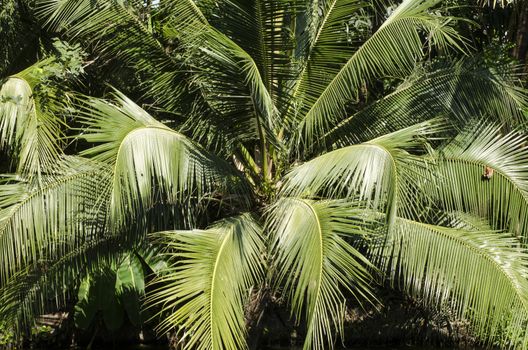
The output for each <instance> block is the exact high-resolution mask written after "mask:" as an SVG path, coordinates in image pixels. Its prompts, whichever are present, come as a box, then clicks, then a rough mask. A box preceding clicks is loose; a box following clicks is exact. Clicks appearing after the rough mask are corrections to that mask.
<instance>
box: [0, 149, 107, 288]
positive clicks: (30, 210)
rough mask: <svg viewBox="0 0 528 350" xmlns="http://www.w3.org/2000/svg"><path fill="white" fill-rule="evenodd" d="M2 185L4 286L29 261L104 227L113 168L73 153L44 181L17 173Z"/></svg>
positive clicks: (0, 276)
mask: <svg viewBox="0 0 528 350" xmlns="http://www.w3.org/2000/svg"><path fill="white" fill-rule="evenodd" d="M9 180H10V181H6V182H4V183H3V184H0V258H1V260H2V266H1V269H0V285H1V284H3V283H5V282H6V281H7V280H8V279H9V277H10V276H12V275H13V274H15V273H16V271H19V270H20V269H23V268H25V267H26V266H28V265H32V264H37V263H39V262H40V261H42V260H46V259H49V258H50V256H45V255H43V252H44V251H48V253H49V254H51V255H52V256H53V255H57V256H60V255H61V254H63V253H64V252H66V251H68V249H72V248H73V247H75V246H76V244H80V243H82V242H83V241H84V240H86V239H88V238H89V237H95V236H96V235H97V234H98V232H99V230H100V228H101V227H104V225H105V222H104V219H103V218H104V217H105V212H106V206H107V201H108V199H109V194H110V191H109V190H110V180H111V178H110V176H109V170H108V169H107V168H106V167H105V166H102V165H100V164H96V163H92V162H88V161H86V160H82V159H77V158H67V159H65V160H63V161H62V162H61V164H60V167H59V169H58V170H56V173H55V174H54V175H53V176H51V175H49V176H46V177H43V178H42V184H41V185H36V184H32V183H27V182H24V181H23V179H17V178H12V179H10V178H9Z"/></svg>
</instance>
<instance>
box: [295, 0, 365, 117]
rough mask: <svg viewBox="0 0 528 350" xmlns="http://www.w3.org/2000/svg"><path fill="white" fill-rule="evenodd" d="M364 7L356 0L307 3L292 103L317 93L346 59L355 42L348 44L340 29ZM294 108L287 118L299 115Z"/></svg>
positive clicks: (347, 35)
mask: <svg viewBox="0 0 528 350" xmlns="http://www.w3.org/2000/svg"><path fill="white" fill-rule="evenodd" d="M364 6H365V3H363V2H361V1H358V0H331V1H324V2H320V1H311V2H310V6H309V7H308V8H307V11H306V16H307V19H306V22H307V23H306V30H305V31H304V33H303V36H302V37H301V38H300V43H299V45H300V47H299V48H298V49H297V50H298V51H299V52H300V56H301V58H302V68H301V70H300V72H299V74H298V77H297V79H296V80H295V84H294V87H293V92H292V98H293V101H290V102H291V103H292V104H295V103H296V101H295V99H297V98H299V97H302V96H303V95H304V94H310V93H312V94H317V92H316V91H319V90H320V89H321V88H322V86H323V85H326V84H328V83H329V82H330V80H331V79H332V77H335V75H336V74H337V72H338V71H339V69H340V67H342V66H343V65H344V64H345V63H346V62H347V61H348V59H350V56H352V54H353V50H354V49H355V48H356V49H357V47H356V46H357V43H355V42H354V44H352V43H350V42H349V39H350V37H349V33H348V31H346V30H343V23H344V22H346V21H347V20H349V19H350V18H351V16H352V15H353V14H356V13H357V10H358V9H360V8H363V7H364ZM298 108H299V106H295V105H292V106H291V107H290V110H289V111H288V112H289V113H290V117H293V115H292V114H295V113H296V112H299V110H298Z"/></svg>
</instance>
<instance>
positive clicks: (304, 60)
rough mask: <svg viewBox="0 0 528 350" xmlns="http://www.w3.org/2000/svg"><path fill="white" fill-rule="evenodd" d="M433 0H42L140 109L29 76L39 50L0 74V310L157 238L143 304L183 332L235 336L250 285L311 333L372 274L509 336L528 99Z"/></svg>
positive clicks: (515, 325)
mask: <svg viewBox="0 0 528 350" xmlns="http://www.w3.org/2000/svg"><path fill="white" fill-rule="evenodd" d="M439 5H440V1H432V0H404V1H403V2H402V3H401V4H399V6H392V7H384V6H381V4H374V5H373V4H370V3H367V2H364V1H358V0H325V1H317V0H311V1H283V0H251V1H247V0H220V1H208V0H200V1H198V0H196V1H192V0H161V1H159V2H155V3H151V2H148V1H147V2H146V3H144V2H142V1H138V2H134V1H131V2H128V1H111V2H110V1H92V0H39V1H37V11H38V14H39V16H40V17H41V18H42V19H44V20H45V21H46V25H47V26H48V28H50V29H51V30H55V31H58V32H60V33H62V35H64V36H66V37H68V38H70V39H71V40H72V41H79V42H82V43H85V44H86V45H88V46H89V48H90V50H92V51H93V52H95V53H96V54H97V55H99V60H110V62H113V63H110V64H108V65H107V66H106V67H110V69H111V70H112V69H121V68H122V67H126V69H129V72H130V71H131V72H133V73H134V74H135V75H136V78H137V79H138V81H139V82H140V86H139V87H138V89H139V90H140V91H141V92H142V95H141V97H138V100H140V101H142V102H144V105H143V106H146V107H145V108H142V107H140V106H139V105H138V104H136V103H134V102H133V101H132V100H131V99H130V98H128V97H127V96H125V95H124V94H122V93H121V92H119V91H117V90H114V91H113V92H112V93H111V94H109V96H111V98H110V99H100V98H94V97H89V96H85V95H82V94H79V93H70V92H68V93H65V92H64V91H62V90H61V89H60V88H58V87H55V88H43V87H45V86H47V85H46V83H47V79H48V75H49V72H50V71H51V72H54V70H53V69H52V68H53V67H54V65H56V64H59V63H60V64H63V66H62V67H65V66H67V64H69V63H71V62H66V63H65V62H58V60H57V59H56V58H49V59H47V60H45V61H41V62H39V63H37V64H35V65H34V66H31V67H29V68H27V69H26V70H24V71H23V72H21V73H19V74H16V75H13V76H11V77H9V78H8V79H7V81H6V82H5V83H4V84H3V85H2V88H1V90H0V98H2V99H1V100H0V144H1V145H2V146H3V147H4V149H6V150H8V151H9V152H10V154H11V155H12V156H13V159H15V161H16V174H13V175H9V176H6V180H5V182H4V183H3V184H2V185H1V187H0V188H1V191H0V205H1V211H0V225H1V226H0V257H1V261H2V262H3V266H2V268H1V271H0V285H1V286H2V289H1V291H0V299H1V300H2V301H3V302H2V305H1V306H0V314H1V315H3V316H4V317H6V318H9V319H11V320H23V321H25V322H29V321H31V319H32V317H33V316H34V315H36V314H38V313H40V312H42V311H43V310H44V309H45V308H46V307H47V302H46V300H48V299H46V298H41V296H42V295H45V296H47V297H48V298H49V297H50V296H52V297H53V299H54V300H57V301H63V300H64V299H65V298H68V297H67V296H65V295H66V294H64V291H65V290H69V289H71V288H73V287H76V286H78V285H79V283H80V281H81V280H82V279H83V278H84V276H86V275H87V274H89V273H91V272H93V271H95V270H97V269H98V268H99V266H100V264H112V261H116V260H118V261H120V263H121V260H122V259H123V256H127V259H131V258H128V257H129V256H130V255H126V254H125V255H123V252H130V251H132V252H135V253H134V254H137V255H138V256H146V255H149V253H145V252H152V250H154V251H158V250H160V249H161V250H162V251H163V254H164V255H163V256H164V258H165V259H166V261H167V262H168V265H167V267H166V268H163V269H161V270H158V271H157V274H156V277H155V279H154V281H153V282H152V287H151V289H152V292H151V293H149V294H148V295H147V304H148V305H150V306H151V307H156V306H160V307H161V309H162V310H163V311H162V313H161V315H162V316H163V317H162V319H161V320H160V321H159V326H158V327H159V329H160V330H161V331H163V330H167V329H171V328H177V329H180V330H181V331H182V332H186V334H187V335H188V337H189V341H188V343H187V344H186V346H187V347H188V348H194V347H195V348H198V349H223V348H225V349H238V348H244V347H246V332H247V331H246V320H245V316H244V311H245V307H246V304H247V302H248V300H249V298H250V297H252V296H253V297H254V295H255V293H254V291H255V290H256V289H259V288H261V289H266V288H271V290H272V292H273V293H276V295H280V296H282V297H283V298H285V299H286V300H288V302H289V305H291V310H292V315H294V316H295V317H296V318H297V319H298V320H304V321H305V322H306V340H305V342H304V348H305V349H312V348H315V349H322V348H325V347H326V346H328V345H331V344H333V343H334V341H335V335H334V334H336V333H337V334H339V333H340V332H341V331H342V325H343V318H344V310H345V301H346V300H347V299H350V298H351V297H353V298H356V299H357V300H359V301H360V302H364V301H367V302H368V301H374V300H375V296H374V295H373V292H372V290H373V289H372V287H373V285H374V284H375V283H377V282H379V281H381V282H382V283H385V282H388V283H389V284H391V285H397V286H400V287H401V288H402V289H403V290H405V291H406V292H408V293H410V294H411V295H414V296H419V297H421V298H423V300H424V301H425V302H426V303H427V305H429V306H432V307H445V306H446V305H449V307H450V308H452V310H453V311H454V312H455V314H456V316H457V317H460V318H467V319H469V320H470V321H471V324H472V327H473V329H474V331H475V333H476V334H477V335H479V336H480V337H482V338H483V339H487V340H489V341H493V342H498V343H500V344H512V345H514V346H522V347H524V346H525V345H526V344H527V340H526V339H525V334H527V333H526V322H527V321H528V282H527V281H526V276H527V274H528V269H527V267H526V263H527V262H528V254H527V252H526V249H525V244H526V238H525V237H526V234H527V232H528V227H527V224H528V222H527V220H528V216H527V215H526V214H527V210H528V187H527V186H528V173H527V170H526V165H525V163H526V162H527V161H528V151H527V149H526V145H525V143H526V137H525V136H524V135H523V134H522V133H521V132H520V131H518V130H521V129H519V128H520V127H522V125H523V115H522V109H523V108H524V107H526V95H525V93H524V90H522V89H521V88H520V87H519V86H518V85H516V84H517V83H516V82H517V79H518V75H517V74H516V73H515V71H514V70H512V69H511V67H510V68H509V67H502V68H503V69H489V68H486V66H485V65H483V64H482V62H481V61H480V60H479V59H478V58H471V57H469V55H468V53H469V52H471V49H470V46H469V42H468V41H466V40H465V39H464V38H463V37H462V36H461V35H460V34H459V33H458V32H457V30H456V28H457V24H458V21H459V19H457V18H455V17H451V16H449V15H448V14H447V13H446V11H445V10H444V9H443V8H441V7H439ZM461 53H463V54H466V56H465V58H456V57H459V56H460V54H461ZM50 67H51V68H50ZM63 69H64V68H63ZM102 69H105V67H103V68H102ZM70 73H71V74H73V75H77V74H80V73H82V70H81V71H73V72H70ZM60 78H65V77H60ZM389 78H390V79H391V81H396V82H397V84H395V83H393V85H394V87H389V88H387V89H386V88H383V87H381V88H380V87H379V86H376V85H377V84H378V85H379V84H380V82H382V81H389V80H388V79H389ZM39 91H40V92H39ZM372 91H373V92H372ZM384 91H388V94H386V95H385V96H383V95H384ZM371 95H373V96H371ZM147 111H150V112H151V113H149V112H147ZM153 115H156V116H158V117H159V118H158V119H156V118H154V117H153ZM71 130H74V131H75V132H76V135H75V137H74V138H73V140H74V145H73V146H72V145H71V143H68V142H66V141H67V140H70V138H68V137H67V136H66V135H70V134H71ZM72 153H73V154H75V155H72ZM484 172H486V174H485V175H486V176H484V177H483V174H484ZM151 232H161V233H154V234H150V233H151ZM138 252H141V253H138ZM151 255H152V254H151ZM120 259H121V260H120ZM147 260H148V259H145V262H146V263H148V261H147ZM127 261H130V260H127ZM85 281H86V280H85ZM83 283H84V282H83ZM251 291H253V293H252V292H251ZM79 299H81V294H79ZM86 300H88V299H86Z"/></svg>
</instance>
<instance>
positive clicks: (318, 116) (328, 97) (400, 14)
mask: <svg viewBox="0 0 528 350" xmlns="http://www.w3.org/2000/svg"><path fill="white" fill-rule="evenodd" d="M438 3H439V1H437V0H420V1H415V0H406V1H404V2H403V3H402V4H401V5H400V6H398V8H397V9H396V10H395V11H394V12H393V13H392V14H391V16H390V17H389V18H388V19H387V20H386V21H385V22H384V23H383V24H382V25H381V26H380V28H379V29H378V30H377V31H376V32H375V33H374V34H373V35H372V36H371V37H370V38H369V39H368V40H367V41H365V43H364V44H363V45H362V46H361V47H360V48H359V49H358V50H357V51H356V52H355V53H354V54H353V55H352V57H351V58H350V59H349V60H348V61H347V63H346V64H345V65H344V66H343V67H342V68H340V70H339V71H338V72H337V73H336V74H335V75H334V76H333V77H332V79H331V80H330V81H325V82H320V81H315V82H311V81H309V80H306V82H305V84H306V85H307V86H309V87H310V88H309V89H307V90H306V92H304V94H303V96H302V101H301V107H300V108H301V113H299V116H298V117H297V118H295V120H296V122H297V123H298V124H297V125H295V126H296V129H297V133H298V134H299V142H301V143H302V146H304V147H308V148H310V147H312V145H315V144H317V142H318V138H319V137H321V136H323V135H324V133H325V132H327V131H329V130H330V128H331V127H332V126H333V125H335V124H336V123H337V122H338V121H339V120H340V119H342V118H343V117H344V115H343V114H344V112H345V110H344V106H345V105H346V104H347V103H348V102H350V101H351V100H353V99H354V96H355V95H356V93H357V91H358V89H359V87H360V86H361V83H362V82H363V81H369V80H371V79H373V78H375V77H382V76H387V75H390V76H394V77H397V76H402V75H405V74H408V73H409V72H410V71H411V70H412V68H413V66H414V64H415V63H416V62H417V61H418V60H419V59H420V58H421V57H423V54H424V52H423V42H422V39H421V35H420V34H421V33H422V31H425V32H426V34H427V36H428V40H429V43H430V44H431V45H434V46H439V47H443V48H445V47H449V46H455V47H460V43H461V42H462V38H461V36H460V35H459V34H458V33H457V32H456V31H455V29H454V28H453V27H452V26H451V24H452V22H453V19H452V18H450V17H444V16H437V15H435V14H434V13H433V12H432V11H430V9H431V8H432V7H433V6H435V5H437V4H438Z"/></svg>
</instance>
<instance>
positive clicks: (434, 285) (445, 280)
mask: <svg viewBox="0 0 528 350" xmlns="http://www.w3.org/2000/svg"><path fill="white" fill-rule="evenodd" d="M389 242H390V247H391V248H392V250H388V251H391V252H392V254H391V259H390V260H387V261H391V266H390V271H391V272H390V274H391V277H392V278H393V279H394V280H395V282H396V283H398V282H402V283H403V289H404V290H405V291H407V292H408V293H410V294H412V295H415V296H417V297H420V298H423V301H424V303H425V304H426V305H434V306H436V307H448V308H450V309H451V310H452V311H453V312H454V313H455V315H456V316H457V317H461V318H466V319H468V320H469V321H470V322H471V324H472V327H473V329H474V331H475V332H476V334H477V335H478V336H479V337H481V338H482V339H488V340H489V341H490V342H498V343H500V344H501V345H502V346H507V345H513V346H514V347H516V348H517V347H518V348H525V347H526V346H527V341H528V339H527V338H526V332H527V329H526V327H527V326H526V325H527V321H528V298H527V296H528V282H527V280H526V277H527V276H528V266H527V263H528V252H527V251H526V249H525V248H521V247H520V242H519V241H518V240H517V239H515V238H513V237H512V236H511V235H510V234H501V233H497V232H489V231H488V232H486V231H479V230H473V231H467V230H462V229H453V228H446V227H441V226H434V225H427V224H423V223H419V222H414V221H410V220H405V219H398V220H397V222H396V229H395V230H394V231H393V232H392V234H391V237H390V240H389ZM387 258H388V257H387Z"/></svg>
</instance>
